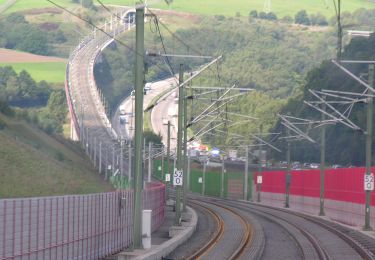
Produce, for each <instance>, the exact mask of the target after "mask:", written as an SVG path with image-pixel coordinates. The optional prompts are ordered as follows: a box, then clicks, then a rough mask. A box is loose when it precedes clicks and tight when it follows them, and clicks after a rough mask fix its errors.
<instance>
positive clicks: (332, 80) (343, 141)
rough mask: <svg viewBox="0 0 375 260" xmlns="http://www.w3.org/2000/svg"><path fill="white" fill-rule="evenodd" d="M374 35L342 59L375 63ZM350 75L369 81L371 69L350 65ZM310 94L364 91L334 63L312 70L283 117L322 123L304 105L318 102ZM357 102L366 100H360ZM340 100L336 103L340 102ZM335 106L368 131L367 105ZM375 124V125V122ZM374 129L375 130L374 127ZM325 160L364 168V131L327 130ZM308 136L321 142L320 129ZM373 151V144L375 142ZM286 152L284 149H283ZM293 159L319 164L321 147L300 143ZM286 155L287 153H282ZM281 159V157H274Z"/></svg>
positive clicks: (336, 127) (356, 44)
mask: <svg viewBox="0 0 375 260" xmlns="http://www.w3.org/2000/svg"><path fill="white" fill-rule="evenodd" d="M374 46H375V34H372V36H371V37H370V38H368V39H366V38H355V39H353V40H352V41H351V43H350V44H349V45H348V46H346V47H345V52H344V53H343V57H342V58H343V59H349V60H375V50H374ZM346 67H348V68H349V69H350V71H351V72H353V73H354V74H355V75H362V76H363V77H364V79H365V80H367V79H368V66H367V65H364V64H354V65H347V66H346ZM309 89H311V90H322V89H328V90H335V91H344V92H345V91H346V92H352V93H359V94H360V93H364V92H365V88H364V87H363V86H361V85H360V84H359V83H357V82H356V81H354V80H353V79H351V78H350V77H349V76H348V75H346V74H345V73H344V72H343V71H341V70H340V69H339V68H338V67H336V66H335V65H334V64H333V63H332V62H330V61H325V62H323V63H322V64H321V65H320V66H319V67H317V68H315V69H313V70H311V71H310V72H309V73H308V75H307V77H306V84H305V85H304V86H303V88H302V89H301V92H300V93H299V94H298V95H296V96H295V97H294V98H291V99H290V100H289V101H288V103H287V104H286V105H285V107H283V108H282V113H283V114H287V113H291V115H293V116H296V117H300V118H307V119H313V120H320V113H319V112H318V111H316V110H314V109H312V108H310V107H309V106H307V105H305V104H304V103H303V101H304V100H305V101H312V100H316V98H314V97H313V96H312V95H311V93H310V92H309V91H308V90H309ZM357 98H364V97H360V96H358V97H357ZM337 100H338V99H336V101H337ZM333 106H334V107H335V108H336V109H338V110H339V111H341V112H344V111H346V112H345V113H344V114H345V115H346V116H348V118H349V119H350V120H351V121H352V122H354V124H356V125H357V126H359V127H361V128H362V129H366V105H365V103H364V102H359V103H356V104H354V105H353V104H346V105H345V104H333ZM373 122H374V121H373ZM373 127H374V126H373ZM274 130H275V131H280V130H281V126H280V125H279V124H278V125H277V126H276V127H275V129H274ZM326 131H327V133H326V149H327V150H326V157H327V161H328V162H329V163H332V164H333V163H339V164H342V165H356V166H360V165H364V161H365V135H364V134H363V132H361V131H354V130H352V129H350V128H349V127H347V126H345V125H343V124H341V123H338V122H337V123H336V124H329V125H327V126H326ZM309 134H310V135H311V136H312V137H313V138H314V139H315V140H317V142H318V143H319V140H320V128H317V129H310V131H309ZM372 143H373V144H372V146H373V147H374V145H375V143H374V140H373V142H372ZM280 147H282V148H283V149H284V148H285V147H286V146H285V145H282V144H281V145H280ZM292 151H293V153H292V156H293V159H294V160H297V161H307V162H314V161H315V162H318V161H319V160H320V158H319V156H320V153H319V146H318V145H313V144H311V143H309V142H307V141H300V142H294V143H292ZM282 154H285V153H282ZM275 156H278V157H280V155H278V154H275Z"/></svg>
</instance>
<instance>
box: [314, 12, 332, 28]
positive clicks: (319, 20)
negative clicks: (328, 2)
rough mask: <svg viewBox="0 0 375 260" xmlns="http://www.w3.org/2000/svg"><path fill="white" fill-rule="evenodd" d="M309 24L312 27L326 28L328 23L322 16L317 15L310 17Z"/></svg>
mask: <svg viewBox="0 0 375 260" xmlns="http://www.w3.org/2000/svg"><path fill="white" fill-rule="evenodd" d="M310 23H311V24H312V25H319V26H327V25H328V22H327V19H326V18H325V16H324V15H322V14H320V13H317V14H312V15H311V16H310Z"/></svg>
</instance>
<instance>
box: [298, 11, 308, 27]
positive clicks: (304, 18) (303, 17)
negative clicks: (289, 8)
mask: <svg viewBox="0 0 375 260" xmlns="http://www.w3.org/2000/svg"><path fill="white" fill-rule="evenodd" d="M294 22H295V23H298V24H304V25H310V19H309V16H308V15H307V12H306V10H301V11H299V12H298V13H296V15H295V17H294Z"/></svg>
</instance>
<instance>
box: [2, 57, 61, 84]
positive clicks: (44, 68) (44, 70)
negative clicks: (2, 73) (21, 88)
mask: <svg viewBox="0 0 375 260" xmlns="http://www.w3.org/2000/svg"><path fill="white" fill-rule="evenodd" d="M0 66H12V67H13V69H14V70H15V71H16V72H17V73H19V72H20V71H21V70H26V71H27V72H28V73H29V74H30V75H31V77H32V78H33V79H34V80H35V81H41V80H45V81H47V82H50V83H63V82H64V81H65V67H66V63H64V62H39V63H0Z"/></svg>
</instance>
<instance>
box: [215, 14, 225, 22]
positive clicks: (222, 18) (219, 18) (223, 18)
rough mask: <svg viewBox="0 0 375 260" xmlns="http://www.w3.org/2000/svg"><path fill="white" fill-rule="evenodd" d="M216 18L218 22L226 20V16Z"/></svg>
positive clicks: (216, 16)
mask: <svg viewBox="0 0 375 260" xmlns="http://www.w3.org/2000/svg"><path fill="white" fill-rule="evenodd" d="M215 18H216V20H218V21H224V20H225V16H224V15H215Z"/></svg>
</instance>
